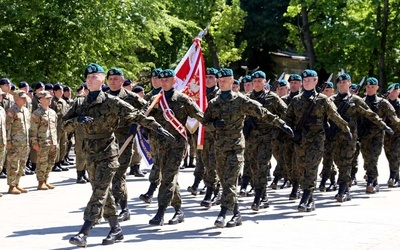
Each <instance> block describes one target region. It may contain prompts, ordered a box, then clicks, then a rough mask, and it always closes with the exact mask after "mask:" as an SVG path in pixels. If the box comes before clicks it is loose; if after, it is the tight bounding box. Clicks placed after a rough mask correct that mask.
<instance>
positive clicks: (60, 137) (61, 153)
mask: <svg viewBox="0 0 400 250" xmlns="http://www.w3.org/2000/svg"><path fill="white" fill-rule="evenodd" d="M57 143H58V153H57V158H56V162H60V161H62V160H63V159H64V157H65V156H66V155H67V147H68V145H67V144H68V137H67V133H65V132H64V130H63V129H62V128H61V127H60V126H57Z"/></svg>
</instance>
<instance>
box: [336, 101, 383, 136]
mask: <svg viewBox="0 0 400 250" xmlns="http://www.w3.org/2000/svg"><path fill="white" fill-rule="evenodd" d="M330 99H331V100H332V102H333V103H334V104H335V106H336V108H337V111H338V113H339V114H340V115H341V116H342V118H343V119H344V120H345V121H347V122H348V125H349V127H350V130H351V132H352V133H353V136H356V135H357V127H358V126H357V125H358V121H359V120H360V118H362V117H364V118H366V119H368V120H370V121H371V122H373V123H374V124H376V126H378V127H379V128H381V129H382V128H383V127H384V126H386V124H385V123H384V122H383V121H382V119H381V118H380V117H379V116H378V115H377V114H376V113H374V112H373V111H372V110H371V109H370V108H369V107H368V105H367V104H366V103H365V102H364V100H363V99H362V98H361V97H359V96H357V95H350V94H346V95H345V96H344V97H341V96H340V94H336V95H333V96H331V98H330ZM329 123H330V125H331V128H334V127H336V124H334V123H333V122H332V121H329ZM332 132H333V133H334V132H335V131H332Z"/></svg>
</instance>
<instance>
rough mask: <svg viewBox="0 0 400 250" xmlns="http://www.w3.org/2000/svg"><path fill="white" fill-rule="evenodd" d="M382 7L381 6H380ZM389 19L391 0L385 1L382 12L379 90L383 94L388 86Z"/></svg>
mask: <svg viewBox="0 0 400 250" xmlns="http://www.w3.org/2000/svg"><path fill="white" fill-rule="evenodd" d="M379 8H380V7H379ZM388 19H389V0H384V1H383V12H382V19H381V20H382V23H381V29H380V30H381V34H382V36H381V38H380V39H381V41H380V51H379V86H380V88H379V90H380V91H379V92H380V93H381V94H382V93H383V92H384V91H385V89H386V88H385V86H386V65H385V59H386V42H387V30H388V21H389V20H388Z"/></svg>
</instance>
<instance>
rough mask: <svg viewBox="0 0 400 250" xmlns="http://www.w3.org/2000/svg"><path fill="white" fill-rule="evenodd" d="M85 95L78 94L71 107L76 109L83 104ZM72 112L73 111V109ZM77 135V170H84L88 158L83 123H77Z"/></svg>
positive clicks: (75, 133) (75, 131)
mask: <svg viewBox="0 0 400 250" xmlns="http://www.w3.org/2000/svg"><path fill="white" fill-rule="evenodd" d="M84 100H85V97H83V96H78V97H76V98H75V100H74V102H73V103H72V105H71V108H74V109H76V108H77V107H79V106H81V105H82V104H83V101H84ZM71 112H72V111H71ZM73 132H74V135H75V157H76V158H75V164H76V171H77V172H78V171H84V170H86V160H85V156H84V152H83V140H84V138H85V131H84V129H83V127H82V124H77V126H76V127H75V130H74V131H73Z"/></svg>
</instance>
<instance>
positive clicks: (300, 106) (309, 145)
mask: <svg viewBox="0 0 400 250" xmlns="http://www.w3.org/2000/svg"><path fill="white" fill-rule="evenodd" d="M308 95H309V97H308ZM313 101H314V106H313V108H312V110H311V112H310V114H309V115H308V117H307V119H306V120H305V121H304V123H303V124H299V123H300V121H301V120H302V118H303V116H304V114H305V113H306V112H307V111H308V109H309V107H310V103H311V102H313ZM327 117H328V118H329V119H331V120H332V121H334V122H335V123H336V124H337V125H338V126H339V128H340V129H341V130H343V131H345V132H348V133H349V132H350V131H349V128H348V127H347V122H346V121H344V120H343V119H342V118H341V117H340V115H339V114H338V113H337V111H336V107H335V105H334V104H333V103H332V101H331V100H329V99H328V98H327V97H326V96H325V95H323V94H317V93H316V92H315V90H313V91H303V92H302V93H301V94H300V95H297V96H295V97H294V98H293V99H292V101H291V102H290V104H289V107H288V109H287V115H286V119H285V121H286V122H287V123H288V125H290V126H293V127H296V129H297V130H298V131H296V132H295V133H298V134H299V135H300V138H301V139H299V140H298V141H297V142H296V143H295V147H294V149H295V157H296V159H295V162H296V166H297V167H298V168H299V172H300V176H301V180H300V185H301V188H302V189H303V191H304V192H303V197H302V199H301V201H300V205H299V210H300V207H301V206H302V204H307V207H308V206H309V205H311V204H312V205H311V206H314V205H313V204H314V200H313V198H312V193H313V191H314V188H315V182H316V180H317V174H318V166H319V164H320V162H321V159H322V154H323V150H324V140H325V133H324V121H325V119H326V118H327ZM300 125H302V127H301V128H299V126H300ZM310 209H311V210H312V209H313V208H310ZM311 210H310V211H311ZM307 211H308V209H307Z"/></svg>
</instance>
